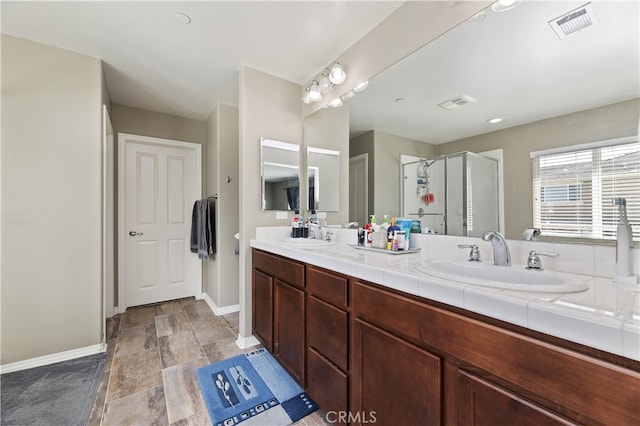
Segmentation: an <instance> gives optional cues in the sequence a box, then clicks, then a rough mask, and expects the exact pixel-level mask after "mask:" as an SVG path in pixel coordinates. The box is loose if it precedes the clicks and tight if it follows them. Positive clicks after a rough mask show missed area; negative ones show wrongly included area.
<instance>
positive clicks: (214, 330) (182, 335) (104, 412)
mask: <svg viewBox="0 0 640 426" xmlns="http://www.w3.org/2000/svg"><path fill="white" fill-rule="evenodd" d="M237 335H238V313H237V312H236V313H233V314H228V315H222V316H219V317H218V316H216V315H214V314H213V312H212V311H211V309H210V308H209V306H208V305H207V304H206V303H205V302H204V300H195V299H194V298H188V299H180V300H172V301H168V302H163V303H159V304H156V305H150V306H141V307H134V308H129V309H127V310H126V312H125V313H123V314H120V315H116V316H114V317H113V318H110V319H109V320H107V347H108V352H109V358H108V359H107V365H106V367H105V371H104V374H103V377H102V381H101V383H100V387H99V388H98V394H97V397H96V402H95V404H94V407H93V410H92V412H91V417H90V418H89V425H107V426H111V425H114V426H115V425H117V426H120V425H211V421H210V419H209V414H208V413H207V407H206V405H205V403H204V400H203V399H202V395H201V393H200V387H199V386H198V379H197V378H196V374H195V370H196V369H197V368H200V367H202V366H205V365H208V364H211V363H213V362H216V361H220V360H222V359H225V358H229V357H232V356H235V355H239V354H241V353H243V352H244V351H243V350H242V349H240V348H239V347H238V346H237V345H236V343H235V341H236V338H237ZM252 349H255V348H249V349H247V350H252ZM295 424H296V426H312V425H313V426H317V425H318V426H319V425H326V424H328V423H326V422H325V420H324V415H323V413H322V412H320V411H318V412H316V413H313V414H311V415H309V416H307V417H305V418H303V419H301V420H299V421H298V422H297V423H295ZM264 426H269V425H264Z"/></svg>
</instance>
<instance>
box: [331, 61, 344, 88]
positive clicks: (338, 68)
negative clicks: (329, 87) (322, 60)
mask: <svg viewBox="0 0 640 426" xmlns="http://www.w3.org/2000/svg"><path fill="white" fill-rule="evenodd" d="M346 78H347V74H346V73H345V72H344V70H343V69H342V65H340V64H339V63H338V62H336V63H335V64H333V66H332V67H331V72H330V73H329V81H331V82H332V83H333V84H342V83H344V81H345V79H346Z"/></svg>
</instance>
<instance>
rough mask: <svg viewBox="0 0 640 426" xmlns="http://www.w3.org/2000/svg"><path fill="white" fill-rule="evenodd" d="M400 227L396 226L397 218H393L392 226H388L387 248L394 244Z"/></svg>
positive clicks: (389, 248)
mask: <svg viewBox="0 0 640 426" xmlns="http://www.w3.org/2000/svg"><path fill="white" fill-rule="evenodd" d="M399 230H400V228H399V227H398V226H396V218H395V217H392V218H391V226H389V227H388V228H387V250H391V249H392V246H393V237H394V233H395V232H396V231H399Z"/></svg>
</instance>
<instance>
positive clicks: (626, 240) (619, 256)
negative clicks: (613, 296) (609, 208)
mask: <svg viewBox="0 0 640 426" xmlns="http://www.w3.org/2000/svg"><path fill="white" fill-rule="evenodd" d="M613 204H614V205H616V206H618V212H619V214H620V220H619V222H618V227H617V232H616V267H615V274H614V275H613V281H615V282H619V283H630V284H636V283H637V282H638V278H637V277H636V276H634V275H632V267H631V244H632V235H631V225H630V224H629V220H628V219H627V200H625V199H624V198H614V199H613Z"/></svg>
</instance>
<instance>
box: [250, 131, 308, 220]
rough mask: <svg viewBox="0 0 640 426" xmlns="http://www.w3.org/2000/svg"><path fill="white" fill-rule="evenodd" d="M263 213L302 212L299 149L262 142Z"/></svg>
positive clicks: (270, 140)
mask: <svg viewBox="0 0 640 426" xmlns="http://www.w3.org/2000/svg"><path fill="white" fill-rule="evenodd" d="M260 159H261V160H260V168H261V173H260V176H261V181H262V210H299V209H300V146H299V145H296V144H292V143H288V142H282V141H277V140H273V139H266V138H261V139H260Z"/></svg>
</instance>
